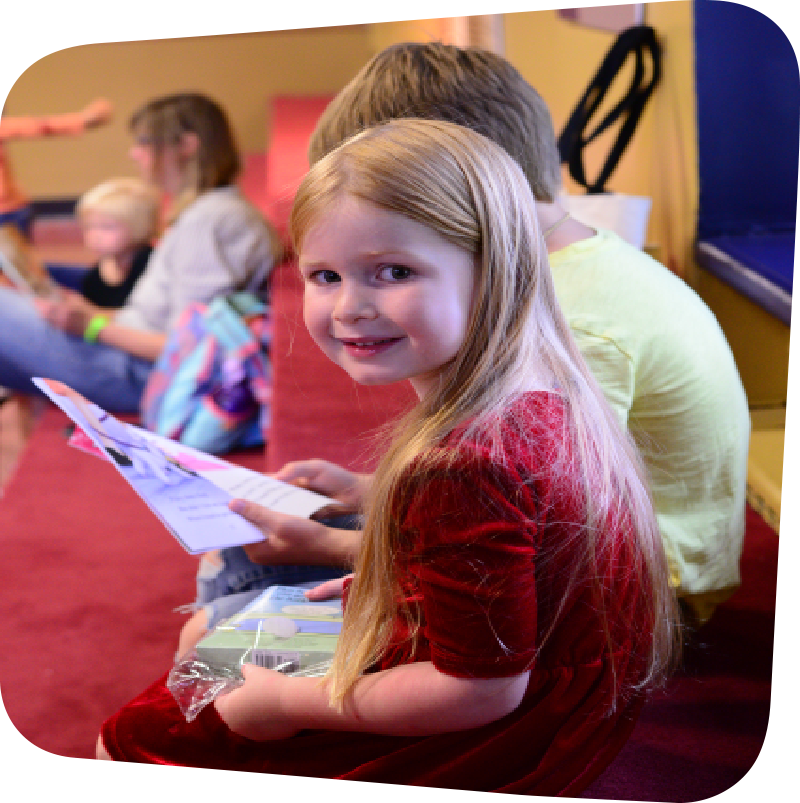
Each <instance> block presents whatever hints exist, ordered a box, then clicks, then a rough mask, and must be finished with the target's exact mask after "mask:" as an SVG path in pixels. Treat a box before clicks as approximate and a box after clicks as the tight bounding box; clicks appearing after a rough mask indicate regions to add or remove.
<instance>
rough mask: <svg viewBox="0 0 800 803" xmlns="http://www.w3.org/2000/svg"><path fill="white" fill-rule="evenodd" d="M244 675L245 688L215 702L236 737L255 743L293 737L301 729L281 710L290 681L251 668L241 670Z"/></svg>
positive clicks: (267, 670) (275, 673) (270, 671)
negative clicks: (237, 735) (286, 685)
mask: <svg viewBox="0 0 800 803" xmlns="http://www.w3.org/2000/svg"><path fill="white" fill-rule="evenodd" d="M242 674H243V675H244V685H243V686H240V687H239V688H238V689H234V690H233V691H232V692H230V693H228V694H225V695H223V696H221V697H217V699H216V700H214V707H215V708H216V709H217V713H218V714H219V715H220V717H221V719H222V721H223V722H224V723H225V724H226V725H227V726H228V727H229V728H230V729H231V730H232V731H233V732H234V733H238V734H239V736H244V737H245V738H247V739H253V740H254V741H256V742H266V741H271V740H273V739H288V738H289V737H291V736H294V735H295V734H296V733H297V732H298V731H299V730H300V728H298V727H297V726H295V725H294V724H292V723H291V722H290V721H289V719H288V717H287V716H286V715H285V713H284V712H283V710H282V708H281V693H282V691H283V689H284V688H285V684H286V683H291V678H289V677H287V676H286V675H282V674H281V673H280V672H275V671H274V670H272V669H264V668H262V667H260V666H251V665H250V664H245V665H244V666H243V667H242Z"/></svg>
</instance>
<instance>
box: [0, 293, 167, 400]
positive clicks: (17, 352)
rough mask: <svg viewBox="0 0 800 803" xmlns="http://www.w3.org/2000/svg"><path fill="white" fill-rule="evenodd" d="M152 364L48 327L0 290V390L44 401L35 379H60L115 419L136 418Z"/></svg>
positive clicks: (26, 303)
mask: <svg viewBox="0 0 800 803" xmlns="http://www.w3.org/2000/svg"><path fill="white" fill-rule="evenodd" d="M151 368H152V364H151V363H149V362H147V361H145V360H142V359H139V358H138V357H132V356H131V355H130V354H126V353H125V352H124V351H120V350H119V349H115V348H112V347H110V346H104V345H101V344H100V343H85V342H84V341H83V340H82V339H81V338H78V337H73V336H72V335H68V334H66V333H65V332H62V331H61V330H60V329H57V328H56V327H54V326H51V325H50V324H48V323H47V322H46V321H45V320H43V319H42V317H41V316H40V315H39V313H38V312H37V311H36V309H35V308H34V306H33V304H32V302H31V300H30V299H29V298H27V297H26V296H24V295H23V294H22V293H19V292H17V291H16V290H9V289H7V288H5V287H0V386H1V387H6V388H10V389H12V390H17V391H20V392H22V393H28V394H32V395H40V394H39V391H38V389H37V388H36V387H35V386H34V385H33V384H32V383H31V381H30V380H31V377H32V376H43V377H45V378H47V379H57V380H59V381H61V382H64V383H65V384H66V385H69V386H70V387H71V388H74V389H75V390H77V391H78V393H81V394H82V395H84V396H86V398H88V399H89V400H90V401H93V402H94V403H95V404H98V405H99V406H100V407H102V408H103V409H105V410H108V411H109V412H112V413H132V412H138V410H139V400H140V399H141V396H142V392H143V391H144V386H145V382H146V381H147V377H148V375H149V373H150V370H151Z"/></svg>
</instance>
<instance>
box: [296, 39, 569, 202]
mask: <svg viewBox="0 0 800 803" xmlns="http://www.w3.org/2000/svg"><path fill="white" fill-rule="evenodd" d="M404 117H417V118H422V119H426V120H447V121H449V122H451V123H456V124H457V125H463V126H466V127H467V128H471V129H472V130H473V131H477V132H478V133H479V134H483V135H484V136H486V137H488V138H489V139H491V140H492V141H493V142H496V143H497V144H498V145H500V147H501V148H503V149H504V150H505V151H506V153H508V154H510V155H511V156H512V157H513V158H514V159H515V160H516V162H517V163H518V164H519V165H520V167H521V168H522V171H523V173H525V176H526V178H527V179H528V183H529V184H530V187H531V190H532V191H533V195H534V197H535V198H536V200H537V201H544V202H546V203H552V202H553V201H555V200H556V197H557V196H558V192H559V189H560V187H561V157H560V155H559V152H558V146H557V144H556V135H555V131H554V129H553V121H552V119H551V117H550V112H549V110H548V108H547V105H546V104H545V102H544V101H543V100H542V98H541V96H540V95H539V93H538V92H537V91H536V90H535V89H534V88H533V87H532V86H531V85H530V84H529V83H528V82H527V81H526V80H525V79H524V78H523V77H522V75H521V74H520V73H519V71H518V70H517V69H516V68H515V67H514V66H513V65H512V64H511V63H510V62H509V61H507V60H506V59H504V58H503V57H502V56H498V55H497V54H496V53H492V52H491V51H489V50H482V49H481V48H477V47H465V48H460V47H456V46H455V45H445V44H442V43H441V42H402V43H400V44H396V45H392V46H390V47H387V48H386V49H385V50H383V51H381V52H380V53H378V55H377V56H375V57H373V58H372V59H371V61H369V62H368V63H367V64H366V65H365V66H364V67H363V68H362V69H361V70H360V71H359V73H358V74H357V75H356V76H355V78H353V80H352V81H350V83H349V84H347V86H346V87H345V88H344V89H342V91H341V92H339V94H338V95H337V96H336V97H335V98H334V99H333V100H332V101H331V103H330V104H329V105H328V107H327V108H326V110H325V111H324V113H323V114H322V116H321V117H320V120H319V123H318V124H317V127H316V129H315V131H314V133H313V135H312V137H311V142H310V144H309V149H308V156H309V162H310V163H311V164H314V162H316V161H318V160H319V159H321V158H322V157H323V156H325V154H326V153H329V152H330V151H332V150H333V149H334V148H336V147H337V146H339V145H340V144H341V143H342V142H344V141H345V140H346V139H349V138H350V137H352V136H353V135H354V134H357V133H358V132H359V131H363V130H364V129H365V128H369V127H371V126H374V125H378V124H379V123H385V122H388V121H389V120H395V119H399V118H404Z"/></svg>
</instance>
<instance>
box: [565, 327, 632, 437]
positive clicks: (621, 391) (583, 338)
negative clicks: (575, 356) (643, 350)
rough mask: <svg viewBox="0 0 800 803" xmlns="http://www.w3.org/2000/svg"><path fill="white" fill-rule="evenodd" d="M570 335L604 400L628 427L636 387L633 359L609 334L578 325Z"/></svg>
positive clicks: (624, 425)
mask: <svg viewBox="0 0 800 803" xmlns="http://www.w3.org/2000/svg"><path fill="white" fill-rule="evenodd" d="M572 334H573V337H574V338H575V341H576V342H577V344H578V348H579V349H580V352H581V354H582V355H583V358H584V359H585V360H586V363H587V364H588V366H589V369H590V370H591V372H592V373H593V374H594V377H595V379H596V380H597V382H598V384H599V385H600V388H601V390H602V391H603V395H604V396H605V397H606V401H607V402H608V403H609V404H610V405H611V408H612V409H613V410H614V412H615V413H616V414H617V418H618V419H619V422H620V423H621V424H622V426H623V427H625V429H627V428H628V416H629V414H630V410H631V405H632V404H633V393H634V387H635V376H634V370H633V360H632V359H631V358H630V356H629V355H628V354H626V353H625V352H624V351H623V350H622V349H621V348H620V347H619V346H618V345H617V343H616V342H615V341H614V340H613V339H612V338H610V337H602V336H600V335H597V334H594V333H592V332H587V331H586V330H584V329H579V328H573V329H572Z"/></svg>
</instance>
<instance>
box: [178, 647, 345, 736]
mask: <svg viewBox="0 0 800 803" xmlns="http://www.w3.org/2000/svg"><path fill="white" fill-rule="evenodd" d="M247 658H248V656H247V655H245V656H243V658H242V661H241V663H240V665H239V666H236V667H231V666H224V665H213V664H210V663H208V662H206V661H203V660H201V659H200V658H199V657H198V655H197V651H196V650H192V652H190V653H188V654H187V655H185V656H184V657H183V658H181V659H180V660H179V661H178V662H177V663H176V664H175V666H173V667H172V671H171V672H170V673H169V677H168V678H167V688H168V689H169V690H170V693H171V694H172V696H173V697H174V698H175V702H177V704H178V708H180V710H181V713H182V714H183V715H184V716H185V717H186V721H187V722H191V721H192V720H193V719H194V718H195V717H196V716H197V715H198V714H199V713H200V712H201V711H202V710H203V708H205V707H206V706H207V705H208V704H209V703H212V702H214V700H215V699H216V698H217V697H219V696H220V695H221V694H226V693H227V692H230V691H233V690H234V689H237V688H238V687H239V686H241V685H242V684H243V683H244V677H243V676H242V671H241V664H246V663H250V661H248V660H247ZM330 665H331V661H330V659H328V660H326V661H322V662H320V663H318V664H313V665H312V666H309V667H306V668H305V669H292V662H291V661H286V662H285V663H283V664H279V665H278V666H276V667H275V670H276V671H277V672H283V673H284V674H287V675H289V676H291V677H322V676H323V675H324V674H325V673H326V672H327V671H328V668H329V667H330Z"/></svg>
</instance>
